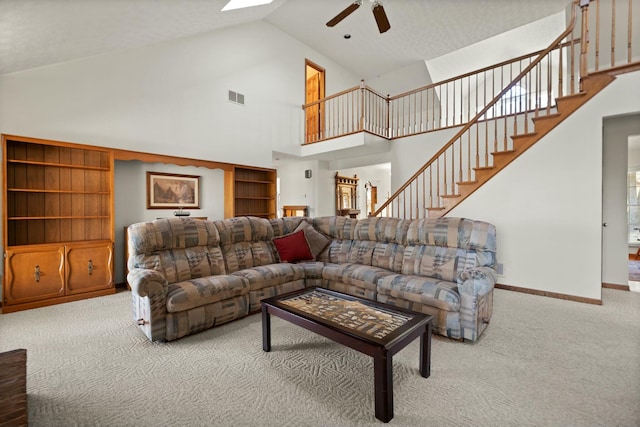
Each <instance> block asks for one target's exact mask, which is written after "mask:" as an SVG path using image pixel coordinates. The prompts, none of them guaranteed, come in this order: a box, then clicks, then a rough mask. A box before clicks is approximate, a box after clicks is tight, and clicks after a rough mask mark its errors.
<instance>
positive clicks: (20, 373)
mask: <svg viewBox="0 0 640 427" xmlns="http://www.w3.org/2000/svg"><path fill="white" fill-rule="evenodd" d="M0 424H1V425H3V426H5V425H6V426H28V425H29V423H28V420H27V350H25V349H19V350H12V351H7V352H4V353H0Z"/></svg>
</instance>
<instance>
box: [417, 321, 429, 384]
mask: <svg viewBox="0 0 640 427" xmlns="http://www.w3.org/2000/svg"><path fill="white" fill-rule="evenodd" d="M431 328H432V327H431V322H429V323H427V326H426V328H425V331H424V333H423V334H422V335H421V336H420V375H422V376H423V377H424V378H429V375H431Z"/></svg>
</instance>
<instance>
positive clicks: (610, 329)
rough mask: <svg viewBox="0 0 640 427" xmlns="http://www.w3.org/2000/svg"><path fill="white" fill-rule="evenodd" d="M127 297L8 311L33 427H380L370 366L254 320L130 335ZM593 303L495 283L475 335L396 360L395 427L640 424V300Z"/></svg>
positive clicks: (7, 328)
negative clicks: (486, 318) (490, 306)
mask: <svg viewBox="0 0 640 427" xmlns="http://www.w3.org/2000/svg"><path fill="white" fill-rule="evenodd" d="M129 298H130V295H129V293H128V292H121V293H118V294H116V295H112V296H108V297H102V298H95V299H91V300H85V301H79V302H73V303H68V304H63V305H58V306H52V307H45V308H40V309H35V310H29V311H23V312H18V313H12V314H5V315H1V316H0V351H6V350H10V349H15V348H26V349H27V350H28V365H27V374H28V379H27V387H28V393H29V420H30V425H31V426H190V427H193V426H379V425H383V424H382V423H380V422H379V421H378V420H376V419H375V417H374V412H373V406H374V405H373V372H372V361H371V358H369V357H367V356H364V355H361V354H359V353H357V352H355V351H352V350H349V349H346V348H344V347H342V346H340V345H338V344H334V343H332V342H330V341H327V340H326V339H324V338H321V337H318V336H316V335H314V334H313V333H310V332H307V331H305V330H303V329H300V328H298V327H296V326H294V325H291V324H289V323H287V322H285V321H282V320H280V319H277V318H273V351H272V352H271V353H264V352H263V351H262V346H261V325H260V316H258V315H254V316H250V317H248V318H245V319H242V320H240V321H236V322H233V323H230V324H227V325H224V326H220V327H217V328H214V329H212V330H209V331H206V332H203V333H200V334H197V335H194V336H191V337H187V338H184V339H181V340H178V341H174V342H172V343H168V344H152V343H150V342H148V341H147V339H146V338H145V337H144V336H143V335H142V334H141V333H140V332H139V331H138V330H137V329H136V328H135V326H133V321H132V320H131V318H130V317H131V314H130V302H129ZM603 300H604V304H603V305H602V306H595V305H589V304H581V303H576V302H571V301H564V300H558V299H551V298H545V297H539V296H532V295H526V294H520V293H515V292H509V291H504V290H496V295H495V313H494V317H493V320H492V323H491V325H490V326H489V328H488V330H487V331H486V333H485V334H484V335H483V337H482V338H481V340H480V341H479V342H477V343H475V344H465V343H459V342H455V341H450V340H447V339H444V338H441V337H434V343H433V344H434V345H433V354H432V365H431V377H430V378H428V379H424V378H422V377H420V375H419V373H418V342H417V341H416V342H414V343H412V344H410V345H409V346H408V347H407V348H405V349H404V350H402V351H401V352H400V353H398V354H397V355H396V356H395V357H394V388H395V389H394V399H395V417H394V418H393V420H391V422H390V423H389V425H392V426H393V425H395V426H421V427H424V426H632V425H634V426H637V425H640V294H637V293H633V292H624V291H618V290H612V289H605V290H603Z"/></svg>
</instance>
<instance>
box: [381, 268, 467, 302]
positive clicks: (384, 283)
mask: <svg viewBox="0 0 640 427" xmlns="http://www.w3.org/2000/svg"><path fill="white" fill-rule="evenodd" d="M378 294H379V295H389V296H392V297H395V298H400V299H404V300H407V301H413V302H417V303H420V304H427V305H431V306H433V307H437V308H439V309H441V310H446V311H460V294H459V293H458V285H457V283H455V282H448V281H444V280H439V279H434V278H432V277H423V276H413V275H410V274H394V275H389V276H384V277H382V278H380V280H378Z"/></svg>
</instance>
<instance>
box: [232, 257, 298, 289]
mask: <svg viewBox="0 0 640 427" xmlns="http://www.w3.org/2000/svg"><path fill="white" fill-rule="evenodd" d="M304 274H305V269H304V267H303V266H302V265H300V264H291V263H279V264H269V265H261V266H259V267H253V268H246V269H244V270H240V271H236V272H235V273H233V275H234V276H238V277H242V278H244V279H245V280H246V281H247V283H248V284H249V289H250V290H252V291H255V290H257V289H262V288H269V287H271V286H277V285H281V284H283V283H287V282H293V281H296V280H300V279H304Z"/></svg>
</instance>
